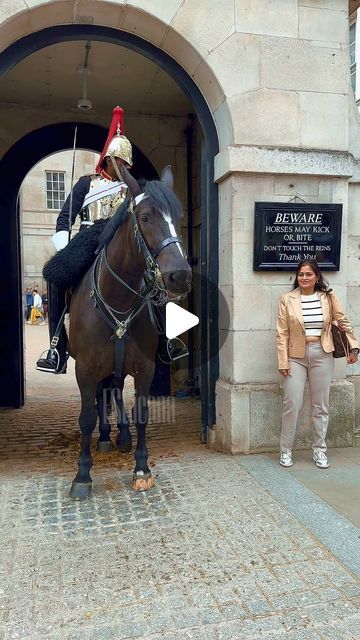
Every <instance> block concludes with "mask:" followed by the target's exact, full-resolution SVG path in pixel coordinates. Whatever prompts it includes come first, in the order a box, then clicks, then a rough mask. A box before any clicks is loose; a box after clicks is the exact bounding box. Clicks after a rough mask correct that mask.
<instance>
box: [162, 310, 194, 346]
mask: <svg viewBox="0 0 360 640" xmlns="http://www.w3.org/2000/svg"><path fill="white" fill-rule="evenodd" d="M197 324H199V318H198V317H197V316H195V315H194V314H193V313H190V312H189V311H186V309H183V308H182V307H180V306H179V305H178V304H175V302H168V303H167V305H166V337H167V338H169V340H172V338H176V337H177V336H179V335H180V334H181V333H184V332H185V331H188V330H189V329H191V328H192V327H195V325H197Z"/></svg>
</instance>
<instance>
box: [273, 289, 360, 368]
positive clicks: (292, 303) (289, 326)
mask: <svg viewBox="0 0 360 640" xmlns="http://www.w3.org/2000/svg"><path fill="white" fill-rule="evenodd" d="M318 294H319V297H320V302H321V306H322V311H323V316H324V326H323V330H322V334H321V338H320V339H321V346H322V348H323V349H324V351H325V352H326V353H330V352H331V351H334V342H333V339H332V335H331V322H332V320H337V321H338V323H339V324H340V325H341V326H342V327H343V328H344V329H345V332H346V335H347V337H348V339H349V343H350V347H351V349H355V348H356V349H358V348H359V344H358V341H357V340H356V338H355V335H354V332H353V328H352V326H351V325H350V323H349V321H348V319H347V317H346V315H345V313H344V311H343V309H342V307H341V304H340V301H339V299H338V297H337V296H336V295H335V294H334V293H333V292H331V294H326V293H324V292H323V291H318ZM300 295H301V292H300V288H297V289H294V291H290V292H289V293H284V294H283V295H282V296H280V300H279V307H278V317H277V325H276V330H277V337H276V345H277V353H278V362H279V369H289V357H292V358H304V357H305V345H306V342H305V325H304V320H303V316H302V311H301V297H300ZM328 295H330V296H331V302H332V309H333V317H332V316H331V309H330V304H329V298H328Z"/></svg>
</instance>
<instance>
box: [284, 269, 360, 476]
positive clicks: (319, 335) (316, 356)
mask: <svg viewBox="0 0 360 640" xmlns="http://www.w3.org/2000/svg"><path fill="white" fill-rule="evenodd" d="M332 320H337V321H338V324H339V326H341V327H342V328H343V329H344V330H345V333H346V336H347V338H348V340H349V343H350V347H351V351H350V356H349V358H347V362H348V364H354V363H355V362H357V360H358V353H359V344H358V341H357V340H356V338H355V335H354V332H353V329H352V327H351V325H350V323H349V321H348V319H347V317H346V315H345V313H344V311H343V309H342V307H341V304H340V302H339V299H338V298H337V296H336V295H335V294H334V293H333V291H332V289H329V288H328V285H327V283H326V281H325V280H324V277H323V275H322V273H321V271H320V269H319V266H318V264H317V262H316V261H315V260H303V261H302V262H300V264H299V265H298V267H297V270H296V277H295V280H294V285H293V289H292V291H290V293H284V294H282V295H281V297H280V300H279V307H278V317H277V352H278V362H279V372H280V374H281V375H282V376H283V392H284V397H283V411H282V424H281V436H280V464H281V465H282V466H283V467H291V466H292V464H293V457H292V449H293V444H294V438H295V431H296V424H297V419H298V415H299V411H300V409H301V406H302V403H303V396H304V387H305V381H306V380H308V382H309V387H310V397H311V416H312V421H313V430H314V440H313V460H314V462H315V464H316V466H317V467H319V468H320V469H327V468H328V466H329V461H328V459H327V455H326V449H327V447H326V442H325V438H326V433H327V428H328V422H329V395H330V385H331V378H332V373H333V368H334V358H333V351H334V342H333V338H332V334H331V323H332Z"/></svg>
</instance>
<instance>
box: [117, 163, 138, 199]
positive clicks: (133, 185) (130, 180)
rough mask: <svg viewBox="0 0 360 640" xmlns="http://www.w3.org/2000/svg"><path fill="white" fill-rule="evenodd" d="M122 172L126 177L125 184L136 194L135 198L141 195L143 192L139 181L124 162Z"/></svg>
mask: <svg viewBox="0 0 360 640" xmlns="http://www.w3.org/2000/svg"><path fill="white" fill-rule="evenodd" d="M120 173H121V175H122V177H123V179H124V182H125V184H126V185H127V186H128V187H129V189H130V191H131V193H132V195H133V196H134V198H136V196H138V195H140V193H141V187H140V185H139V183H138V181H137V180H136V179H135V178H134V176H132V175H131V173H129V171H128V170H127V168H126V167H125V165H124V164H123V165H122V167H121V169H120Z"/></svg>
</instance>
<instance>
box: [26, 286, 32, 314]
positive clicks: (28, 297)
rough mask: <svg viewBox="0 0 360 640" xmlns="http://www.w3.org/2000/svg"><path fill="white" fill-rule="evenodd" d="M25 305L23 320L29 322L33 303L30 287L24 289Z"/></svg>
mask: <svg viewBox="0 0 360 640" xmlns="http://www.w3.org/2000/svg"><path fill="white" fill-rule="evenodd" d="M25 303H26V314H25V320H30V314H31V307H32V306H33V303H34V296H33V293H32V291H31V289H30V287H26V291H25Z"/></svg>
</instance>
